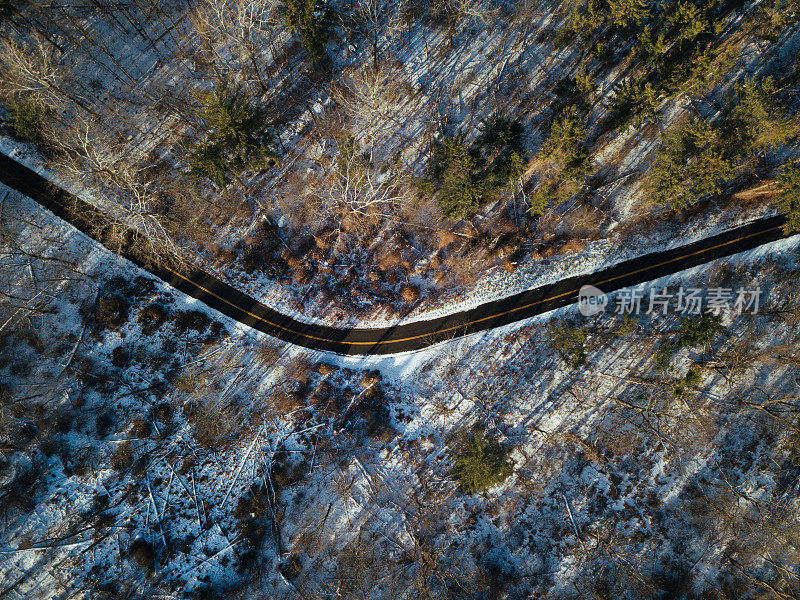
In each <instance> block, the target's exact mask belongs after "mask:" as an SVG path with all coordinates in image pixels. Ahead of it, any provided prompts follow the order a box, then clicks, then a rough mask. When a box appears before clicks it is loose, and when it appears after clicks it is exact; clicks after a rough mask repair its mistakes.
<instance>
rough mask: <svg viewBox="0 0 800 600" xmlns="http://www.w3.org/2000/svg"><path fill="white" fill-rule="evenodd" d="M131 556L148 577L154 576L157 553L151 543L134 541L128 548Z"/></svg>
mask: <svg viewBox="0 0 800 600" xmlns="http://www.w3.org/2000/svg"><path fill="white" fill-rule="evenodd" d="M128 556H130V557H131V558H132V559H133V560H134V562H136V564H137V565H139V566H140V567H141V568H142V570H144V572H145V573H147V575H148V576H149V575H152V574H153V572H154V571H155V568H156V551H155V549H154V548H153V545H152V544H151V543H150V542H147V541H145V540H141V539H138V540H133V542H131V545H130V546H129V547H128Z"/></svg>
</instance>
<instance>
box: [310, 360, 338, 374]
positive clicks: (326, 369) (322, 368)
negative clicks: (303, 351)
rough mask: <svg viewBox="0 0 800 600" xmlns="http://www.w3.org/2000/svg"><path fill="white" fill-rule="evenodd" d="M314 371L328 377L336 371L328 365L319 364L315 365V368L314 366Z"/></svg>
mask: <svg viewBox="0 0 800 600" xmlns="http://www.w3.org/2000/svg"><path fill="white" fill-rule="evenodd" d="M315 370H316V371H317V373H319V374H320V375H328V374H329V373H333V372H334V371H335V370H336V367H334V366H333V365H332V364H330V363H326V362H319V363H317V366H316V369H315Z"/></svg>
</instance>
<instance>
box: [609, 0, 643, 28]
mask: <svg viewBox="0 0 800 600" xmlns="http://www.w3.org/2000/svg"><path fill="white" fill-rule="evenodd" d="M609 4H610V6H611V18H612V19H613V21H614V24H615V25H617V26H619V27H629V26H631V25H639V24H641V22H642V21H644V20H645V19H646V18H647V17H648V16H649V15H650V3H649V2H648V0H611V1H610V3H609Z"/></svg>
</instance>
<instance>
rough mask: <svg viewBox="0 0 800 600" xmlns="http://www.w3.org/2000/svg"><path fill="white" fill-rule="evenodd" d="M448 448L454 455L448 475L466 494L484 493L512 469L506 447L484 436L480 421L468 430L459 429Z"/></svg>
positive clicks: (509, 473) (511, 471)
mask: <svg viewBox="0 0 800 600" xmlns="http://www.w3.org/2000/svg"><path fill="white" fill-rule="evenodd" d="M450 451H451V454H453V455H455V459H454V463H455V464H454V466H453V468H452V469H451V471H450V474H451V475H452V476H453V477H454V478H455V479H456V480H457V481H458V482H459V483H460V484H461V488H462V489H463V490H464V491H465V492H467V493H469V494H474V493H476V492H485V491H486V490H488V489H489V488H491V487H493V486H495V485H497V484H499V483H502V482H503V481H505V480H506V479H508V478H509V477H510V476H511V474H512V473H513V472H514V466H513V463H512V462H511V461H510V460H509V459H508V450H506V449H505V448H503V447H502V446H501V445H500V444H499V443H498V442H497V440H496V439H494V438H493V437H491V436H489V435H487V434H486V431H485V428H484V427H483V426H482V425H480V424H478V425H476V426H474V427H473V428H472V429H471V430H470V431H461V432H459V433H458V434H457V435H456V437H455V439H454V440H453V441H452V442H451V444H450Z"/></svg>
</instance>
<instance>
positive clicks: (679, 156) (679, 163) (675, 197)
mask: <svg viewBox="0 0 800 600" xmlns="http://www.w3.org/2000/svg"><path fill="white" fill-rule="evenodd" d="M730 170H731V165H730V162H729V161H728V160H726V159H725V158H724V157H723V154H722V137H721V134H720V131H719V129H716V128H715V127H712V126H711V125H709V124H708V123H706V122H704V121H701V120H699V119H695V118H691V119H689V120H688V121H685V122H684V123H682V124H681V126H680V127H679V128H678V129H677V130H676V131H672V132H668V133H667V135H666V136H665V139H664V145H663V146H662V147H661V149H660V150H659V152H658V157H657V159H656V164H655V166H654V167H653V170H652V172H651V174H650V184H649V187H650V191H651V192H652V194H653V200H655V201H656V202H657V203H658V204H662V205H668V206H670V207H671V208H673V209H675V210H683V209H684V208H686V207H687V206H689V205H691V204H694V203H695V202H696V201H697V200H698V199H699V198H701V197H702V196H705V195H708V194H717V193H719V192H720V190H721V187H720V182H721V181H722V180H724V179H726V178H727V177H728V176H730Z"/></svg>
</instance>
